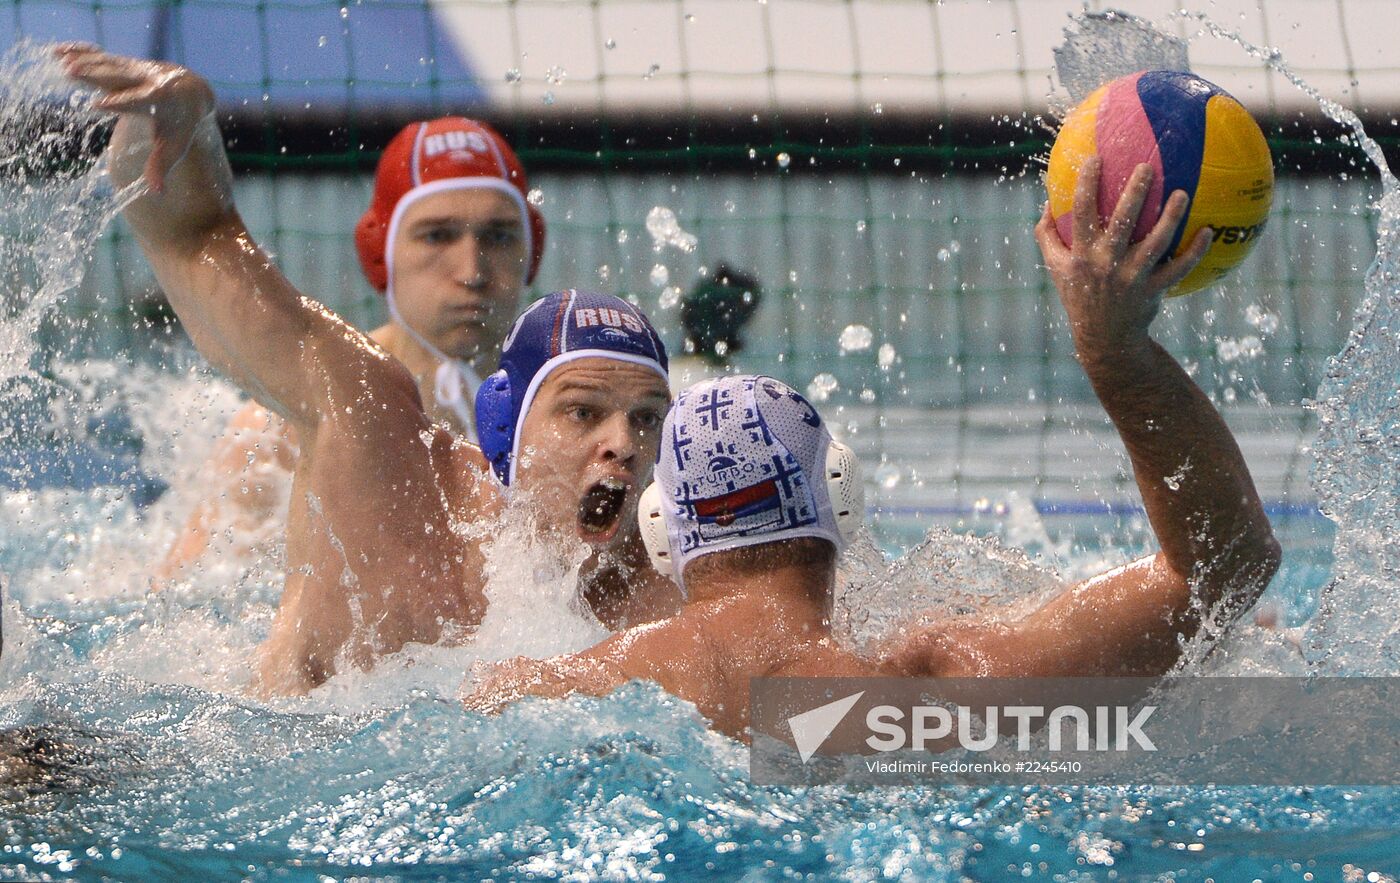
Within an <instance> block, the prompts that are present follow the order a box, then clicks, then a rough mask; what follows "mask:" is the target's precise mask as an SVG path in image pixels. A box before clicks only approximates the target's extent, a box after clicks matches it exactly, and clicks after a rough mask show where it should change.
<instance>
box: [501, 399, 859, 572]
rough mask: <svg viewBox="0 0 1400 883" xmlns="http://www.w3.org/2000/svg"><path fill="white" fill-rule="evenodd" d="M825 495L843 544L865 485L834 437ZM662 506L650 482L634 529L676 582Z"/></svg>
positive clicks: (852, 531) (850, 535) (851, 454)
mask: <svg viewBox="0 0 1400 883" xmlns="http://www.w3.org/2000/svg"><path fill="white" fill-rule="evenodd" d="M478 413H480V412H479V411H478ZM826 495H827V497H828V498H829V499H830V501H831V514H832V515H833V516H834V517H835V518H836V531H837V533H839V534H840V535H841V545H842V547H845V546H846V545H848V544H849V543H850V542H851V541H852V540H853V539H855V536H856V533H857V532H858V531H859V530H860V526H861V523H862V522H863V521H864V519H865V484H864V481H863V480H862V478H861V472H860V460H858V459H856V452H855V451H853V450H851V449H850V447H848V446H847V445H843V444H841V442H839V441H836V440H834V439H833V440H832V441H831V443H830V444H828V445H827V448H826ZM665 505H666V501H665V500H664V499H663V498H662V496H661V485H660V484H659V483H657V482H655V481H653V482H652V483H651V484H650V485H648V486H647V489H646V490H645V491H643V492H642V497H641V499H640V500H638V501H637V528H638V530H639V532H640V533H641V535H642V544H643V545H644V546H646V550H647V557H648V558H650V559H651V566H652V567H653V568H655V569H656V572H657V573H659V574H661V575H662V576H668V577H670V578H671V579H673V580H676V581H677V582H680V580H679V578H678V576H677V574H676V563H675V559H674V558H673V557H672V556H671V537H670V533H669V531H668V530H667V529H666V513H665V509H664V508H663V507H664V506H665ZM778 539H781V537H778Z"/></svg>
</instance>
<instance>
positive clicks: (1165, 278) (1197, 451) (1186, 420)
mask: <svg viewBox="0 0 1400 883" xmlns="http://www.w3.org/2000/svg"><path fill="white" fill-rule="evenodd" d="M1151 180H1152V169H1151V167H1149V166H1146V165H1143V166H1140V167H1139V168H1138V169H1137V171H1136V172H1135V173H1134V175H1133V177H1132V179H1131V180H1130V182H1129V185H1128V187H1127V189H1126V190H1125V191H1124V194H1123V197H1122V199H1120V200H1119V204H1118V206H1117V208H1116V210H1115V212H1114V214H1113V217H1112V218H1111V219H1110V220H1109V222H1108V224H1107V225H1106V226H1104V225H1103V224H1101V223H1100V221H1099V218H1098V211H1097V207H1096V205H1097V198H1096V194H1097V192H1098V184H1099V162H1098V160H1097V159H1095V160H1091V161H1090V162H1089V163H1086V165H1085V167H1084V170H1083V171H1082V172H1081V174H1080V177H1079V182H1078V189H1077V192H1076V194H1075V206H1074V245H1073V248H1067V247H1066V246H1065V245H1064V244H1063V243H1062V242H1061V241H1060V238H1059V234H1058V233H1057V232H1056V229H1055V225H1054V223H1053V221H1052V220H1051V218H1050V215H1049V211H1048V208H1047V210H1046V213H1045V215H1044V216H1043V217H1042V218H1041V221H1040V223H1039V224H1038V225H1037V226H1036V231H1035V232H1036V239H1037V240H1038V241H1039V243H1040V248H1041V252H1042V253H1043V254H1044V256H1045V263H1046V266H1047V267H1048V268H1049V271H1050V275H1051V277H1052V278H1053V279H1054V281H1055V287H1056V288H1057V289H1058V290H1059V293H1060V301H1061V303H1062V304H1063V305H1064V308H1065V312H1066V313H1067V314H1068V316H1069V324H1070V331H1071V333H1072V335H1073V337H1074V347H1075V353H1076V355H1077V357H1078V359H1079V362H1080V364H1081V365H1082V366H1083V368H1084V371H1085V373H1086V374H1087V375H1088V377H1089V380H1090V382H1091V383H1092V384H1093V388H1094V392H1095V394H1096V395H1097V396H1098V398H1099V401H1100V402H1101V403H1102V404H1103V406H1104V410H1106V411H1107V412H1108V415H1109V417H1110V418H1111V419H1112V420H1113V425H1114V426H1115V427H1116V428H1117V430H1118V434H1119V436H1120V437H1121V438H1122V439H1123V444H1124V445H1125V446H1126V448H1127V450H1128V456H1129V458H1130V459H1131V460H1132V464H1133V475H1134V477H1135V478H1136V480H1137V485H1138V489H1139V490H1140V491H1141V493H1142V498H1143V503H1144V505H1145V506H1146V509H1147V517H1148V520H1149V521H1150V522H1151V524H1152V530H1153V532H1154V533H1155V534H1156V537H1157V541H1158V542H1159V543H1160V545H1161V551H1160V552H1158V553H1157V554H1156V555H1154V556H1152V557H1149V558H1145V559H1143V560H1141V561H1137V562H1135V563H1133V564H1129V565H1126V566H1124V567H1121V568H1118V569H1117V570H1114V571H1111V572H1109V573H1105V574H1102V575H1100V576H1097V577H1094V578H1093V579H1090V580H1087V581H1085V582H1083V583H1080V584H1078V585H1076V586H1073V587H1071V588H1070V589H1068V590H1066V591H1065V592H1063V593H1061V594H1060V595H1058V596H1056V597H1054V598H1052V599H1051V600H1050V601H1049V602H1048V603H1046V604H1045V605H1044V606H1043V607H1041V608H1040V609H1039V610H1037V611H1035V612H1034V613H1032V614H1031V615H1030V616H1028V617H1026V618H1025V619H1024V620H1022V621H1020V622H1017V623H988V622H961V623H943V624H940V625H934V626H931V627H930V628H928V629H921V630H920V631H919V633H918V635H917V636H916V637H915V638H913V639H912V640H911V641H910V642H909V643H908V644H907V645H906V646H905V648H904V651H903V653H902V656H903V658H904V659H905V660H906V662H909V663H910V667H912V668H915V669H919V670H923V671H927V672H929V673H933V672H937V673H942V674H965V675H1000V676H1042V677H1052V676H1090V675H1156V674H1162V673H1164V672H1166V671H1168V670H1169V669H1170V668H1171V667H1172V666H1173V665H1175V664H1176V662H1177V660H1178V659H1179V658H1180V654H1181V647H1182V641H1183V639H1184V638H1188V637H1190V636H1192V635H1194V634H1195V633H1196V632H1197V630H1199V629H1200V627H1201V625H1202V623H1203V622H1204V621H1205V619H1204V617H1205V616H1206V614H1208V613H1209V614H1211V615H1212V616H1213V618H1214V621H1215V623H1216V624H1217V625H1220V626H1224V625H1227V624H1228V623H1229V622H1230V621H1231V620H1233V619H1234V618H1235V617H1237V616H1238V615H1239V614H1240V613H1242V612H1244V611H1245V610H1247V609H1248V608H1249V607H1250V606H1252V605H1253V604H1254V602H1255V601H1256V600H1257V599H1258V597H1259V595H1260V594H1261V593H1262V592H1263V591H1264V588H1265V587H1266V586H1267V585H1268V583H1269V580H1270V579H1271V578H1272V577H1273V574H1274V571H1275V570H1277V568H1278V562H1279V546H1278V543H1277V541H1276V540H1275V539H1274V536H1273V532H1272V530H1271V528H1270V526H1269V522H1268V519H1267V518H1266V517H1265V515H1264V508H1263V506H1262V504H1261V503H1260V501H1259V495H1258V494H1257V493H1256V492H1255V489H1254V483H1253V481H1252V480H1251V479H1250V476H1249V470H1248V469H1247V468H1246V466H1245V462H1244V458H1243V456H1242V455H1241V454H1240V449H1239V446H1238V445H1236V443H1235V440H1234V438H1233V437H1232V436H1231V435H1230V430H1229V428H1228V427H1226V425H1225V421H1224V420H1223V419H1221V417H1220V414H1219V413H1218V412H1217V411H1216V410H1215V408H1214V407H1213V406H1212V405H1211V403H1210V401H1209V400H1208V399H1207V398H1206V396H1205V394H1204V393H1202V392H1201V390H1200V388H1199V387H1197V386H1196V384H1195V383H1193V382H1192V381H1191V379H1190V377H1188V376H1187V375H1186V372H1185V371H1183V370H1182V368H1181V366H1180V365H1179V364H1177V362H1176V360H1175V359H1173V358H1172V357H1171V355H1169V354H1168V353H1167V351H1166V350H1164V349H1163V348H1162V347H1161V346H1160V345H1159V344H1158V343H1157V342H1156V341H1154V340H1152V339H1151V337H1150V336H1149V334H1148V326H1149V325H1150V324H1151V323H1152V320H1153V318H1154V317H1155V316H1156V315H1157V311H1158V310H1159V308H1160V307H1161V302H1162V295H1163V292H1165V291H1166V290H1167V289H1169V288H1170V287H1171V286H1172V285H1174V284H1176V282H1178V281H1179V280H1180V279H1182V278H1184V277H1185V275H1186V274H1187V273H1188V272H1190V271H1191V269H1192V268H1193V267H1194V266H1195V265H1196V263H1197V262H1198V261H1199V260H1200V259H1201V257H1202V255H1204V254H1205V249H1206V248H1207V247H1208V245H1209V236H1210V231H1209V230H1204V231H1202V232H1201V234H1200V235H1199V236H1198V237H1197V238H1196V240H1195V241H1194V242H1193V243H1192V244H1191V247H1190V248H1189V249H1188V251H1187V252H1186V253H1185V254H1183V255H1181V256H1180V257H1178V258H1176V259H1174V260H1171V261H1168V262H1167V263H1165V264H1161V263H1159V261H1160V260H1161V257H1162V256H1163V255H1164V254H1165V253H1166V250H1167V248H1168V246H1169V244H1170V242H1171V239H1172V235H1173V233H1174V231H1175V230H1176V228H1177V225H1178V224H1179V223H1180V222H1181V220H1182V218H1184V217H1185V214H1186V207H1187V200H1186V196H1185V194H1184V193H1181V192H1177V193H1174V194H1172V195H1171V198H1170V199H1169V200H1168V202H1167V206H1166V208H1165V210H1164V211H1163V213H1162V217H1161V219H1160V220H1159V222H1158V223H1157V225H1156V226H1155V227H1154V228H1153V230H1152V232H1151V233H1150V234H1149V235H1148V236H1147V238H1145V239H1144V240H1143V241H1142V242H1139V243H1137V244H1131V243H1130V242H1129V236H1130V234H1131V231H1132V229H1133V227H1134V225H1135V224H1136V222H1137V218H1138V214H1139V213H1140V211H1141V209H1142V204H1143V200H1144V199H1145V197H1146V194H1147V190H1148V187H1149V185H1150V184H1151Z"/></svg>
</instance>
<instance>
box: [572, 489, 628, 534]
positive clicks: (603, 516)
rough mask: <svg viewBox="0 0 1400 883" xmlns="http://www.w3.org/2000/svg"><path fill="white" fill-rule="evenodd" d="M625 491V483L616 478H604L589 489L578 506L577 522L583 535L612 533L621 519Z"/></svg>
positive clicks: (625, 500) (625, 498)
mask: <svg viewBox="0 0 1400 883" xmlns="http://www.w3.org/2000/svg"><path fill="white" fill-rule="evenodd" d="M627 490H628V485H627V482H625V481H622V480H620V479H616V478H605V479H603V480H602V481H600V482H598V483H596V484H594V485H593V486H592V487H590V488H589V489H588V490H587V491H586V492H585V493H584V495H583V499H582V500H580V501H579V504H578V521H579V525H580V526H582V528H583V531H584V533H587V534H594V535H602V534H610V533H612V532H613V531H614V529H615V528H616V527H617V525H618V520H619V519H620V518H621V517H622V507H623V504H625V503H626V502H627Z"/></svg>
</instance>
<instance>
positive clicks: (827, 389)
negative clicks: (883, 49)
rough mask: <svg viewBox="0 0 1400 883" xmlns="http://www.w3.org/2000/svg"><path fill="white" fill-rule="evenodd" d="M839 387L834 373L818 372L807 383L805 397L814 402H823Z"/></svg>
mask: <svg viewBox="0 0 1400 883" xmlns="http://www.w3.org/2000/svg"><path fill="white" fill-rule="evenodd" d="M840 388H841V384H840V382H839V381H837V379H836V377H835V376H834V375H831V374H826V373H822V374H818V375H817V376H816V377H813V378H812V382H811V383H809V384H807V397H808V398H810V399H811V400H812V401H814V402H824V401H826V400H827V399H829V398H831V394H832V393H834V392H836V390H838V389H840Z"/></svg>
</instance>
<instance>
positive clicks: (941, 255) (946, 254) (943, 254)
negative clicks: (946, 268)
mask: <svg viewBox="0 0 1400 883" xmlns="http://www.w3.org/2000/svg"><path fill="white" fill-rule="evenodd" d="M952 256H953V253H952V252H951V251H949V250H948V249H946V248H940V249H939V250H938V259H939V260H940V261H942V262H943V263H945V264H946V263H948V259H949V258H951V257H952Z"/></svg>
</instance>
